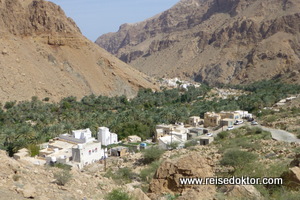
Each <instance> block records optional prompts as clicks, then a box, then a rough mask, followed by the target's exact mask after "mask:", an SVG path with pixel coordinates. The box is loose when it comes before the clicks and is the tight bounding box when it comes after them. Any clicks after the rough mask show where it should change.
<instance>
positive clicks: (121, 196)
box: [105, 189, 133, 200]
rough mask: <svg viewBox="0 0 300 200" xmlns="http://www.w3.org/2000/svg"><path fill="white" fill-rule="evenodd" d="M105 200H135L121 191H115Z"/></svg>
mask: <svg viewBox="0 0 300 200" xmlns="http://www.w3.org/2000/svg"><path fill="white" fill-rule="evenodd" d="M105 200H133V198H132V197H131V196H130V195H129V194H127V193H126V192H124V191H123V190H121V189H114V190H113V191H111V192H110V193H108V194H107V195H106V196H105Z"/></svg>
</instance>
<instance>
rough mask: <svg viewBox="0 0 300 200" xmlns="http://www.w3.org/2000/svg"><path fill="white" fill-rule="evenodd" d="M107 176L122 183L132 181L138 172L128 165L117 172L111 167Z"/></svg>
mask: <svg viewBox="0 0 300 200" xmlns="http://www.w3.org/2000/svg"><path fill="white" fill-rule="evenodd" d="M104 176H105V177H108V178H112V179H114V180H115V181H118V183H120V184H124V183H125V184H126V183H130V182H131V180H132V179H134V178H136V176H137V175H136V174H135V173H133V172H132V170H131V169H130V168H128V167H124V168H120V169H118V170H117V171H116V172H113V171H112V169H109V170H108V171H107V172H106V173H105V175H104Z"/></svg>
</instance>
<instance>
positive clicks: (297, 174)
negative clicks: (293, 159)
mask: <svg viewBox="0 0 300 200" xmlns="http://www.w3.org/2000/svg"><path fill="white" fill-rule="evenodd" d="M281 177H282V178H283V184H284V185H285V186H286V187H288V188H290V189H292V190H299V189H300V188H299V185H300V168H299V167H293V168H290V169H289V171H287V172H284V173H283V174H282V175H281Z"/></svg>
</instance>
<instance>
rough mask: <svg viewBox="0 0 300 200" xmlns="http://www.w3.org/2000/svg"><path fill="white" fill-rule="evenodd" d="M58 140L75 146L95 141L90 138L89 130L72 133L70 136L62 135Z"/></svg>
mask: <svg viewBox="0 0 300 200" xmlns="http://www.w3.org/2000/svg"><path fill="white" fill-rule="evenodd" d="M59 139H60V140H63V141H66V142H71V143H76V144H83V143H87V142H91V141H94V140H95V138H94V137H92V132H91V130H90V129H89V128H87V129H81V130H75V131H72V135H70V134H67V133H65V134H62V135H60V136H59Z"/></svg>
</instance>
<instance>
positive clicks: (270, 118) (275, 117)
mask: <svg viewBox="0 0 300 200" xmlns="http://www.w3.org/2000/svg"><path fill="white" fill-rule="evenodd" d="M276 120H277V116H275V115H269V116H267V117H266V118H265V121H266V122H269V123H271V122H275V121H276Z"/></svg>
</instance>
